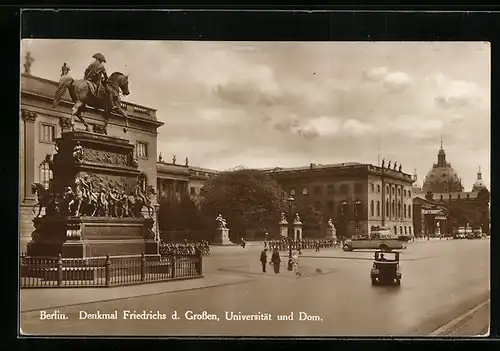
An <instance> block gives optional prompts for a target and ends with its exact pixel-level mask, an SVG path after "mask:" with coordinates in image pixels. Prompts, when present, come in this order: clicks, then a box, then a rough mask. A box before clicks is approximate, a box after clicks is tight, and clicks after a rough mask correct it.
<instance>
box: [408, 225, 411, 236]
mask: <svg viewBox="0 0 500 351" xmlns="http://www.w3.org/2000/svg"><path fill="white" fill-rule="evenodd" d="M408 234H410V235H411V227H408Z"/></svg>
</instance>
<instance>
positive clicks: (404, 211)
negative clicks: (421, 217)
mask: <svg viewBox="0 0 500 351" xmlns="http://www.w3.org/2000/svg"><path fill="white" fill-rule="evenodd" d="M403 216H404V218H406V204H404V205H403ZM405 230H406V228H405Z"/></svg>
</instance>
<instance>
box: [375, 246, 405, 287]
mask: <svg viewBox="0 0 500 351" xmlns="http://www.w3.org/2000/svg"><path fill="white" fill-rule="evenodd" d="M402 277H403V274H402V273H401V271H400V269H399V252H382V251H377V252H375V259H374V261H373V266H372V269H371V272H370V278H371V280H372V285H376V284H377V283H381V284H394V282H396V284H397V285H401V278H402Z"/></svg>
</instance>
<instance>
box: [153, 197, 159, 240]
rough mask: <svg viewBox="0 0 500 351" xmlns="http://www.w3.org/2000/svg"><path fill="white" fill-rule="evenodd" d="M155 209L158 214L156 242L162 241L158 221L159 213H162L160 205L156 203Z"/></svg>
mask: <svg viewBox="0 0 500 351" xmlns="http://www.w3.org/2000/svg"><path fill="white" fill-rule="evenodd" d="M154 208H155V213H156V221H155V222H156V235H155V240H156V241H160V221H159V219H158V212H160V204H159V203H155V204H154Z"/></svg>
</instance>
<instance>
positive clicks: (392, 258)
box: [375, 252, 398, 262]
mask: <svg viewBox="0 0 500 351" xmlns="http://www.w3.org/2000/svg"><path fill="white" fill-rule="evenodd" d="M375 260H376V261H380V262H384V261H386V262H387V261H388V262H396V261H397V260H398V258H397V254H396V253H395V252H384V253H381V252H376V253H375Z"/></svg>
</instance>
